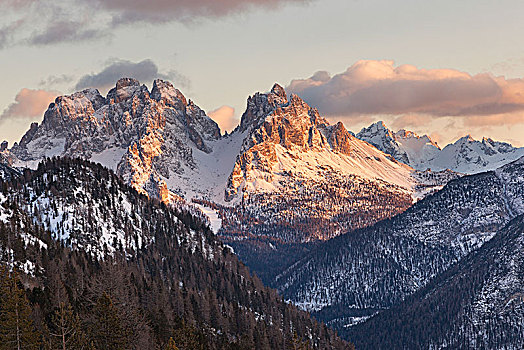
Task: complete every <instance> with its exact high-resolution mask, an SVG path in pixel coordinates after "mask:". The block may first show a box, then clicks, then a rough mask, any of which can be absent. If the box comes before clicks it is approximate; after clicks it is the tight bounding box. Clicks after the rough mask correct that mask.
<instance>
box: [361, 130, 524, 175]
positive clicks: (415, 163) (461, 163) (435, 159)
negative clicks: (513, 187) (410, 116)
mask: <svg viewBox="0 0 524 350" xmlns="http://www.w3.org/2000/svg"><path fill="white" fill-rule="evenodd" d="M357 137H358V138H359V139H361V140H364V141H366V142H369V143H371V144H372V145H374V146H375V147H377V148H378V149H379V150H381V151H383V152H384V153H387V154H389V155H391V156H392V157H393V158H395V159H396V160H398V161H400V162H403V163H404V164H408V165H410V166H411V167H413V168H414V169H417V170H426V169H431V170H433V171H442V170H446V169H450V170H452V171H455V172H459V173H464V174H475V173H479V172H483V171H489V170H494V169H497V168H499V167H501V166H503V165H504V164H508V163H510V162H512V161H514V160H516V159H518V158H520V157H522V156H524V147H521V148H516V147H513V146H512V145H510V144H508V143H505V142H497V141H493V140H492V139H490V138H483V139H482V141H478V140H474V139H473V138H472V137H471V136H470V135H467V136H464V137H462V138H460V139H459V140H457V141H456V142H454V143H452V144H449V145H447V146H446V147H444V148H443V149H440V147H439V146H438V145H437V144H436V143H435V142H433V141H432V140H431V139H430V138H429V137H428V136H427V135H424V136H418V135H416V134H415V133H413V132H411V131H406V130H399V131H398V132H393V131H392V130H390V129H388V128H387V126H386V125H385V124H384V122H377V123H375V124H372V125H371V126H369V127H367V128H363V129H362V130H361V131H360V132H359V133H358V134H357Z"/></svg>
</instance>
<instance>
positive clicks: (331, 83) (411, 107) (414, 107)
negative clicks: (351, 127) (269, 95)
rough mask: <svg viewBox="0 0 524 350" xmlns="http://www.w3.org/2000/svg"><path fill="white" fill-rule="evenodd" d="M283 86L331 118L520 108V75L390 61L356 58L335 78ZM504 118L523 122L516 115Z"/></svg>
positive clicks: (523, 93)
mask: <svg viewBox="0 0 524 350" xmlns="http://www.w3.org/2000/svg"><path fill="white" fill-rule="evenodd" d="M287 90H288V91H289V92H292V93H296V94H298V95H300V96H301V97H302V98H304V99H305V100H306V101H307V102H308V103H309V104H311V105H313V106H315V107H318V108H319V110H320V111H321V112H322V113H324V114H326V115H333V116H347V117H354V116H358V115H370V114H383V115H402V114H417V113H418V114H427V115H431V116H467V117H470V116H476V117H477V118H476V119H475V121H476V123H482V122H483V120H485V122H486V123H491V122H492V120H494V119H490V118H493V117H492V116H493V115H508V114H512V113H515V112H521V111H524V80H523V79H511V80H506V79H504V78H503V77H494V76H492V75H489V74H478V75H470V74H468V73H464V72H460V71H458V70H453V69H419V68H416V67H414V66H412V65H401V66H397V67H395V65H394V62H393V61H359V62H357V63H355V64H354V65H352V66H351V67H349V68H348V69H347V70H346V71H345V72H343V73H340V74H337V75H334V76H330V75H329V74H328V73H327V72H317V73H315V74H314V75H313V76H312V77H310V78H308V79H297V80H293V81H291V83H290V85H289V86H288V87H287ZM486 116H488V117H487V118H486V119H483V118H484V117H486ZM495 119H497V118H495ZM472 120H473V119H472ZM414 122H416V121H415V120H414ZM509 122H513V123H516V122H524V120H523V119H521V118H516V117H515V118H512V119H510V120H509ZM477 125H478V124H477Z"/></svg>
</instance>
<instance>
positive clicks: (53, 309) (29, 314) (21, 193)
mask: <svg viewBox="0 0 524 350" xmlns="http://www.w3.org/2000/svg"><path fill="white" fill-rule="evenodd" d="M0 185H1V186H0V189H1V195H0V201H1V204H0V205H1V209H0V210H1V211H0V214H1V220H0V247H1V250H0V258H1V261H2V267H1V269H0V288H1V299H0V330H1V332H0V348H1V349H255V348H256V349H346V348H351V347H352V345H351V344H349V343H347V342H345V341H343V340H341V339H340V338H339V337H338V336H337V335H336V334H335V333H334V332H333V331H332V330H331V329H329V328H328V327H327V326H326V325H324V324H321V323H319V322H317V321H315V320H313V319H312V318H311V317H310V316H309V314H307V313H306V312H304V311H301V310H299V309H298V308H296V307H294V306H292V305H291V304H288V303H285V302H284V301H283V300H282V298H281V297H280V296H279V295H278V294H277V293H276V292H275V291H274V290H272V289H269V288H267V287H265V286H264V285H263V284H262V283H261V281H260V280H259V279H258V278H257V277H256V276H254V275H252V274H251V273H250V271H249V270H248V268H247V267H245V266H244V265H243V264H242V263H241V262H240V261H239V260H238V258H237V257H236V256H235V255H234V254H233V253H232V251H231V248H229V247H227V246H225V245H223V244H222V243H220V242H219V241H217V240H216V239H215V237H214V235H213V233H212V232H211V231H210V230H209V228H208V224H207V222H206V221H205V220H203V219H202V218H199V217H197V216H195V215H192V214H191V213H190V212H188V211H186V210H184V209H183V208H179V209H177V208H172V207H167V206H166V205H164V204H163V203H161V202H158V201H155V200H150V199H148V198H147V197H145V196H144V195H141V194H138V193H137V192H135V191H134V190H133V189H132V188H130V187H128V186H126V185H124V184H123V182H122V181H121V180H120V179H119V178H118V177H117V176H116V175H115V174H114V173H112V172H111V171H110V170H108V169H106V168H104V167H102V166H100V165H98V164H94V163H90V162H88V161H84V160H77V159H68V158H53V159H47V160H46V161H44V162H42V163H41V164H40V165H39V166H38V169H36V170H35V171H30V170H26V171H25V172H24V173H23V174H20V175H19V176H13V177H12V178H11V179H10V180H2V181H1V183H0Z"/></svg>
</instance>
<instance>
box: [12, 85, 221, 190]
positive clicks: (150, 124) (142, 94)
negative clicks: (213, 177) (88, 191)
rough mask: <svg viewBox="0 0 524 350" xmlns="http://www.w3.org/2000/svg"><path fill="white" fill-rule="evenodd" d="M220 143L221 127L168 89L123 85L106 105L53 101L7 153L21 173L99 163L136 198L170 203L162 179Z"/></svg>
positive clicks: (93, 95)
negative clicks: (50, 161) (55, 160)
mask: <svg viewBox="0 0 524 350" xmlns="http://www.w3.org/2000/svg"><path fill="white" fill-rule="evenodd" d="M219 138H220V129H219V127H218V125H217V124H216V123H215V122H214V121H213V120H212V119H211V118H209V117H208V116H207V115H206V114H205V112H204V111H203V110H201V109H200V108H199V107H198V106H197V105H195V104H194V103H193V102H192V101H187V99H186V98H185V97H184V95H183V94H182V93H181V92H180V91H179V90H178V89H176V88H175V87H174V86H173V85H172V84H171V83H169V82H167V81H163V80H159V79H157V80H155V81H154V83H153V88H152V90H151V93H150V92H149V90H148V88H147V87H146V86H145V85H141V84H140V82H139V81H138V80H136V79H132V78H122V79H119V80H118V81H117V82H116V84H115V87H114V88H112V89H111V90H109V92H108V93H107V96H106V97H103V96H101V95H100V93H99V91H98V90H96V89H86V90H83V91H79V92H75V93H73V94H71V95H67V96H59V97H57V98H56V99H55V101H54V102H53V103H51V104H50V105H49V108H48V109H47V111H46V112H45V114H44V119H43V121H42V124H41V125H38V124H36V123H34V124H32V125H31V128H30V129H29V130H28V131H27V132H26V134H25V135H24V136H23V137H22V139H21V141H20V143H18V144H15V145H14V146H13V147H12V149H11V150H10V152H11V153H12V154H13V155H14V156H16V158H17V159H18V165H21V166H34V165H35V164H36V163H37V162H38V161H39V160H40V159H42V158H45V157H51V156H70V157H81V158H85V159H90V160H94V161H98V162H100V163H102V164H104V165H106V166H108V167H109V168H112V169H114V170H116V171H117V172H118V173H119V175H121V176H122V177H123V178H124V179H125V180H127V181H128V182H129V183H130V184H132V185H133V186H134V187H135V188H136V189H137V190H139V191H141V192H144V193H151V192H152V193H157V194H159V196H160V197H161V198H162V199H169V198H171V196H170V195H169V191H168V190H167V186H166V184H165V179H168V178H169V177H170V176H171V174H172V173H178V174H182V173H184V172H185V171H186V170H185V169H187V168H189V169H191V168H194V167H195V160H194V158H193V149H196V150H199V151H202V152H205V153H210V152H211V151H212V149H211V146H210V142H213V141H215V140H218V139H219Z"/></svg>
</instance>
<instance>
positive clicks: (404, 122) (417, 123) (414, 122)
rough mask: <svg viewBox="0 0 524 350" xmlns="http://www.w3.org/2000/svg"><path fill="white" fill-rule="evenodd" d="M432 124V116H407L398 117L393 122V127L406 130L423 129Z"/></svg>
mask: <svg viewBox="0 0 524 350" xmlns="http://www.w3.org/2000/svg"><path fill="white" fill-rule="evenodd" d="M429 122H431V116H429V115H425V114H423V115H418V114H405V115H401V116H398V117H396V118H395V119H394V120H393V121H392V122H391V126H392V127H393V128H395V129H406V128H413V127H422V126H424V125H427V124H428V123H429Z"/></svg>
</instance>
